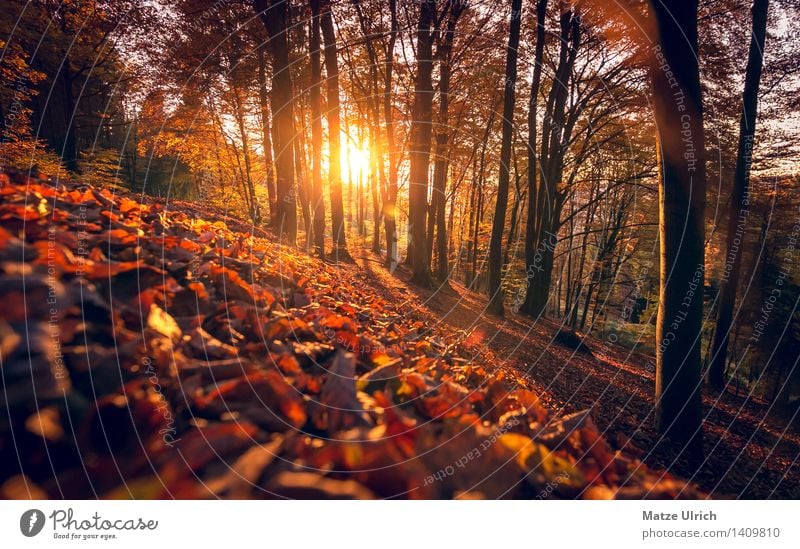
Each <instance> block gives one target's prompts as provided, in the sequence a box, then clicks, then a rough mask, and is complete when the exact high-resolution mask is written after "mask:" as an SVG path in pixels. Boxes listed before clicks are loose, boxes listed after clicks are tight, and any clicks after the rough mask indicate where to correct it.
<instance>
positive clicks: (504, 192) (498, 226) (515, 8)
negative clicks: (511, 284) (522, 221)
mask: <svg viewBox="0 0 800 549" xmlns="http://www.w3.org/2000/svg"><path fill="white" fill-rule="evenodd" d="M521 22H522V0H511V25H510V29H509V33H508V52H507V56H506V79H505V94H504V96H503V139H502V142H501V144H500V174H499V176H498V178H497V202H496V203H495V209H494V219H493V220H492V236H491V239H490V241H489V284H488V288H487V291H488V294H489V304H488V306H487V309H488V311H489V312H490V313H493V314H496V315H502V314H503V289H502V288H501V286H500V283H501V278H502V270H503V269H502V267H503V256H502V247H503V231H504V230H505V225H506V209H507V207H508V182H509V178H510V175H509V174H510V169H509V168H510V164H511V141H512V138H513V132H514V105H515V103H516V86H517V54H518V51H517V50H518V49H519V33H520V26H521Z"/></svg>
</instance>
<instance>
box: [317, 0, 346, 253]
mask: <svg viewBox="0 0 800 549" xmlns="http://www.w3.org/2000/svg"><path fill="white" fill-rule="evenodd" d="M320 28H321V30H322V42H323V44H324V46H323V47H324V49H323V52H324V56H325V75H326V76H327V78H326V80H325V91H326V93H325V97H326V99H327V110H326V114H327V119H328V150H329V151H330V160H329V161H328V179H329V185H330V195H331V225H332V229H333V248H334V249H333V252H334V257H335V258H336V259H343V260H349V258H350V255H349V253H348V252H347V237H346V235H345V227H344V202H343V201H342V159H341V151H342V144H341V135H340V134H341V131H342V130H341V122H340V114H339V111H340V109H339V62H338V60H337V59H336V51H337V48H336V33H335V32H334V29H333V14H332V12H331V3H330V0H321V11H320Z"/></svg>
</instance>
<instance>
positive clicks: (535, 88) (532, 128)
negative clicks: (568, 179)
mask: <svg viewBox="0 0 800 549" xmlns="http://www.w3.org/2000/svg"><path fill="white" fill-rule="evenodd" d="M546 15H547V0H538V1H537V2H536V49H535V51H534V61H533V62H534V65H533V81H532V84H531V97H530V103H529V106H528V218H527V220H526V223H525V279H526V283H527V285H528V290H527V291H526V293H525V302H524V303H523V305H522V308H521V309H522V311H523V312H525V313H526V314H528V315H533V314H534V312H533V311H534V307H533V305H534V304H533V293H532V292H531V290H530V283H531V280H530V277H531V276H532V274H533V273H534V272H535V269H536V246H537V242H536V240H537V238H536V235H537V230H536V226H537V221H538V215H537V212H538V208H539V205H538V202H537V199H538V196H539V191H538V189H537V187H536V182H537V181H538V179H539V169H538V164H537V160H538V156H537V154H536V151H537V146H536V145H537V144H536V139H537V138H536V135H537V133H536V129H537V124H538V122H537V120H536V118H537V116H538V106H539V88H540V87H541V82H542V64H543V63H544V41H545V37H546V33H545V18H546Z"/></svg>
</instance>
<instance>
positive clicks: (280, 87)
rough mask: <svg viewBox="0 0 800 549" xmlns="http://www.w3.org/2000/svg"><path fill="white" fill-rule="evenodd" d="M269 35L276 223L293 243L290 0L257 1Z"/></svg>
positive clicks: (292, 243)
mask: <svg viewBox="0 0 800 549" xmlns="http://www.w3.org/2000/svg"><path fill="white" fill-rule="evenodd" d="M254 1H255V9H256V13H257V15H259V16H260V17H261V21H262V22H263V23H264V27H265V28H266V30H267V34H268V35H269V42H268V44H269V50H270V54H271V56H272V93H271V97H270V99H271V105H272V122H273V124H272V125H273V141H274V144H275V174H276V191H277V193H276V194H277V197H276V198H277V204H276V206H277V207H276V213H277V219H276V224H277V226H278V229H279V230H280V232H281V235H282V236H284V237H285V238H286V240H287V242H288V243H289V244H290V245H292V246H293V245H295V243H296V241H297V199H296V196H295V181H294V169H295V166H294V140H295V139H296V137H297V135H296V133H297V132H296V129H295V124H294V92H293V89H292V76H291V72H290V67H289V43H288V39H287V36H288V27H289V1H288V0H254Z"/></svg>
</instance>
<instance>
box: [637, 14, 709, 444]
mask: <svg viewBox="0 0 800 549" xmlns="http://www.w3.org/2000/svg"><path fill="white" fill-rule="evenodd" d="M650 7H651V16H652V21H653V23H654V29H653V30H654V32H655V36H656V43H655V46H653V47H652V48H651V56H650V78H651V83H652V90H653V110H654V113H655V119H656V124H657V132H658V155H659V175H658V192H659V220H660V221H659V238H660V244H661V246H660V248H661V249H660V279H659V307H658V317H657V320H656V342H657V349H656V426H657V428H658V429H659V431H660V432H661V433H662V434H664V435H665V436H667V437H668V438H670V439H671V440H673V441H674V442H676V443H680V444H685V445H686V446H685V447H686V448H687V449H688V450H689V454H690V455H691V456H692V457H694V458H697V457H698V456H700V455H701V454H702V431H701V430H700V421H701V409H700V385H701V358H700V341H701V338H700V335H701V328H702V323H703V286H704V257H703V251H704V242H705V225H704V219H703V215H704V210H705V202H706V196H705V191H706V180H705V165H704V150H705V149H704V148H705V135H704V130H703V104H702V100H701V91H700V71H699V67H698V61H697V0H676V1H675V2H671V3H670V4H669V6H667V5H666V4H665V3H663V2H660V1H655V2H652V3H651V5H650Z"/></svg>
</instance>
